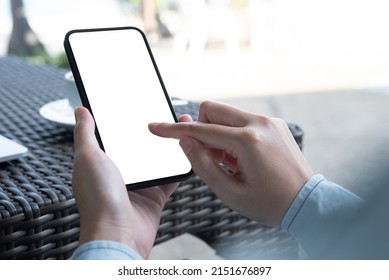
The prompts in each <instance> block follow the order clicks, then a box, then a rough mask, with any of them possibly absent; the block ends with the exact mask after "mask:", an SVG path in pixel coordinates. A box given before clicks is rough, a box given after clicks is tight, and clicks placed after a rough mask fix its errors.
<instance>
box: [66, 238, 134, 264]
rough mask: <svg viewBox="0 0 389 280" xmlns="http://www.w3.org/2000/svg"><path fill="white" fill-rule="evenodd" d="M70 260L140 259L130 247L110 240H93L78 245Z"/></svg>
mask: <svg viewBox="0 0 389 280" xmlns="http://www.w3.org/2000/svg"><path fill="white" fill-rule="evenodd" d="M70 259H71V260H141V259H142V257H141V256H140V255H139V254H138V253H137V252H135V251H134V250H133V249H131V248H130V247H128V246H126V245H124V244H121V243H118V242H115V241H110V240H94V241H90V242H87V243H84V244H82V245H80V246H79V247H78V248H77V249H76V250H75V251H74V252H73V254H72V256H71V257H70Z"/></svg>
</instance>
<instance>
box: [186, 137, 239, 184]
mask: <svg viewBox="0 0 389 280" xmlns="http://www.w3.org/2000/svg"><path fill="white" fill-rule="evenodd" d="M180 146H181V148H182V150H183V151H184V153H185V155H186V157H187V158H188V160H189V161H190V163H191V164H192V169H193V171H194V172H195V173H196V174H197V175H198V176H199V177H200V178H201V179H202V180H203V181H204V182H205V183H206V184H207V185H209V186H210V187H213V186H216V188H217V186H218V185H221V186H228V185H231V180H233V178H232V177H231V176H230V175H229V174H227V172H226V171H225V170H224V169H223V168H222V167H221V166H220V165H219V163H218V162H216V161H215V160H214V158H213V157H212V155H211V154H210V153H209V151H208V150H207V148H206V147H205V146H204V145H203V144H202V143H201V142H199V141H198V140H196V139H194V138H190V137H185V138H182V139H181V140H180Z"/></svg>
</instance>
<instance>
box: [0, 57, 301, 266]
mask: <svg viewBox="0 0 389 280" xmlns="http://www.w3.org/2000/svg"><path fill="white" fill-rule="evenodd" d="M64 73H65V71H63V70H58V69H56V68H52V67H48V66H38V65H33V64H30V63H27V62H25V61H22V60H20V59H15V58H9V57H5V58H0V134H2V135H4V136H6V137H8V138H10V139H14V140H16V141H18V142H20V143H21V144H23V145H25V146H26V147H28V149H29V153H28V156H27V157H24V158H21V159H18V160H13V161H9V162H4V163H0V259H66V258H68V257H69V256H70V255H71V253H72V251H73V250H74V249H75V248H76V247H77V240H78V234H79V216H78V213H77V208H76V205H75V200H74V198H73V193H72V189H71V171H72V162H73V138H72V131H70V130H69V129H66V128H64V127H61V126H58V125H56V124H54V123H51V122H49V121H47V120H45V119H44V118H42V117H41V116H40V115H39V112H38V111H39V108H40V107H41V106H43V105H44V104H46V103H48V102H51V101H54V100H57V99H62V98H64V90H65V81H64V79H63V75H64ZM197 106H198V105H197V104H196V103H190V104H189V105H188V106H185V107H182V106H181V107H180V108H179V110H180V112H178V113H184V112H187V113H191V110H192V111H193V110H196V109H197ZM290 128H291V130H292V132H293V134H294V135H295V138H296V140H297V142H298V143H299V144H300V145H301V141H302V135H303V133H302V131H301V130H300V129H299V127H298V126H295V125H291V126H290ZM184 232H190V233H192V234H194V235H196V236H198V237H200V238H203V239H204V240H206V241H207V242H209V243H210V244H211V245H212V246H214V247H215V248H216V249H217V250H218V253H219V254H221V255H222V256H224V257H226V258H258V257H259V258H280V257H281V258H296V257H297V255H296V254H297V247H298V245H297V243H296V242H295V240H294V239H293V238H292V237H290V236H289V235H287V234H286V233H283V232H281V231H280V230H278V229H274V228H270V227H264V226H261V225H259V224H257V223H255V222H252V221H250V220H248V219H246V218H244V217H242V216H240V215H239V214H237V213H236V212H234V211H232V210H230V209H229V208H227V207H225V206H224V205H223V204H222V203H221V202H220V201H219V199H218V198H217V197H215V195H214V194H213V192H212V191H211V190H210V189H209V188H208V187H207V186H206V185H204V183H203V182H202V181H201V180H200V179H199V178H197V177H192V178H190V179H189V180H187V181H185V182H183V183H182V184H181V185H180V187H179V188H178V190H177V191H176V192H175V193H174V194H173V196H172V197H171V199H170V201H169V202H168V204H167V205H166V208H165V210H164V212H163V216H162V220H161V225H160V228H159V231H158V236H157V240H156V242H157V243H160V242H163V241H166V240H168V239H170V238H173V237H175V236H178V235H180V234H182V233H184Z"/></svg>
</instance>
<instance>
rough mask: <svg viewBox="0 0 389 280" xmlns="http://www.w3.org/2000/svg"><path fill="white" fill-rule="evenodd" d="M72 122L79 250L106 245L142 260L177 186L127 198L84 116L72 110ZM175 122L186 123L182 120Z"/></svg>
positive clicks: (88, 117) (85, 112)
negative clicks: (128, 249)
mask: <svg viewBox="0 0 389 280" xmlns="http://www.w3.org/2000/svg"><path fill="white" fill-rule="evenodd" d="M75 116H76V126H75V129H74V150H75V154H74V166H73V191H74V196H75V198H76V202H77V206H78V209H79V213H80V224H81V232H80V244H82V243H85V242H88V241H93V240H112V241H116V242H120V243H122V244H125V245H127V246H129V247H131V248H132V249H134V250H135V251H137V252H138V253H139V254H140V255H141V256H142V257H143V258H147V256H148V255H149V253H150V251H151V249H152V246H153V244H154V241H155V236H156V233H157V230H158V226H159V222H160V218H161V215H162V210H163V208H164V206H165V204H166V201H167V200H168V198H169V197H170V195H171V194H172V193H173V191H174V190H175V189H176V187H177V185H178V184H177V183H176V184H169V185H165V186H156V187H151V188H147V189H140V190H134V191H130V192H127V189H126V186H125V183H124V181H123V179H122V176H121V174H120V172H119V170H118V168H117V167H116V165H115V164H114V163H113V162H112V161H111V160H110V158H109V157H108V156H107V155H106V153H104V152H103V151H102V150H101V149H100V147H99V144H98V142H97V140H96V137H95V123H94V121H93V118H92V116H91V115H90V113H89V111H88V110H87V109H86V108H83V107H78V108H76V110H75ZM179 121H181V122H190V121H192V119H191V118H190V117H189V116H187V115H185V116H182V117H181V118H180V119H179ZM134 172H136V170H134Z"/></svg>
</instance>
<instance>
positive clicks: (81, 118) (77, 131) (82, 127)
mask: <svg viewBox="0 0 389 280" xmlns="http://www.w3.org/2000/svg"><path fill="white" fill-rule="evenodd" d="M74 115H75V118H76V126H75V127H74V135H73V137H74V150H75V152H77V151H78V150H80V149H83V148H95V147H99V144H98V143H97V140H96V136H95V123H94V120H93V117H92V116H91V114H90V113H89V111H88V110H87V109H86V108H84V107H77V108H76V109H75V111H74Z"/></svg>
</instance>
